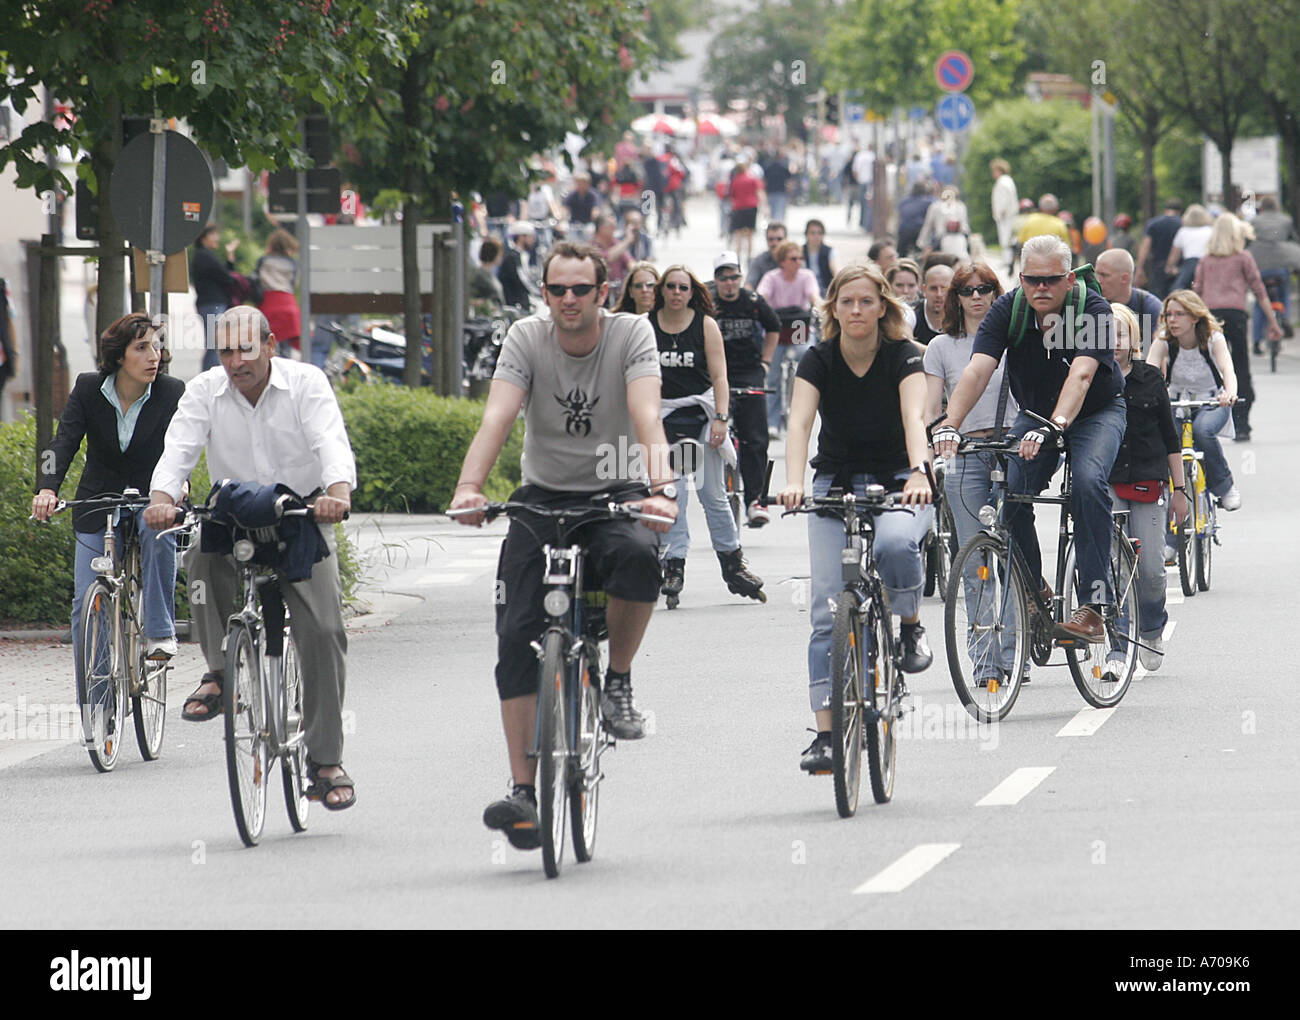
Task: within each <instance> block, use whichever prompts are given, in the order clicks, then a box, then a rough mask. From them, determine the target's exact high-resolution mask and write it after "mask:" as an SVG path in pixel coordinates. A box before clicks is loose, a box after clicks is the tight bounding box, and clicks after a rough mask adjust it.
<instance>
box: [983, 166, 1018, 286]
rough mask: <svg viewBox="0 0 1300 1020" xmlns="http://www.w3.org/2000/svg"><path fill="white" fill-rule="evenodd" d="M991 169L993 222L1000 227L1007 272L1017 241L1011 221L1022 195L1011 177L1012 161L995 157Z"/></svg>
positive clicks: (1000, 244)
mask: <svg viewBox="0 0 1300 1020" xmlns="http://www.w3.org/2000/svg"><path fill="white" fill-rule="evenodd" d="M989 171H990V172H991V173H992V174H993V199H992V202H993V222H994V223H996V224H997V227H998V247H1000V248H1001V249H1002V257H1003V258H1004V259H1006V261H1007V272H1011V263H1012V259H1013V258H1014V254H1013V253H1012V249H1011V244H1012V242H1013V241H1015V236H1014V235H1013V234H1012V231H1011V222H1012V221H1013V220H1014V219H1015V218H1016V213H1017V212H1018V211H1019V208H1020V196H1019V195H1018V194H1017V192H1016V182H1015V181H1013V180H1012V179H1011V164H1010V163H1008V162H1007V161H1006V160H1005V159H995V160H994V161H993V162H992V163H990V164H989Z"/></svg>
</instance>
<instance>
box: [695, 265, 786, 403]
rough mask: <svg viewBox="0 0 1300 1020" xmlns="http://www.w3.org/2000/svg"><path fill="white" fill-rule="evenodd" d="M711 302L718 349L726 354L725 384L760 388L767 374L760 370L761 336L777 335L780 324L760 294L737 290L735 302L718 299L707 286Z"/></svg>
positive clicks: (716, 294) (761, 360)
mask: <svg viewBox="0 0 1300 1020" xmlns="http://www.w3.org/2000/svg"><path fill="white" fill-rule="evenodd" d="M708 287H709V296H710V297H711V298H713V317H714V318H715V319H717V320H718V329H719V330H721V331H722V347H723V350H724V351H726V354H727V381H728V382H729V383H730V384H731V385H732V386H751V387H752V386H762V385H763V383H764V382H765V381H766V377H767V373H766V372H765V371H764V370H763V334H764V333H779V332H781V320H780V319H779V318H778V317H777V314H776V312H774V311H772V306H771V305H769V304H768V303H767V300H766V299H765V298H764V297H763V296H762V295H761V294H755V293H754V292H753V291H752V290H749V289H748V288H746V287H741V288H740V293H739V294H738V295H737V297H736V300H735V301H723V300H722V299H721V298H720V297H718V288H717V285H716V284H714V283H713V282H712V281H710V282H709V285H708Z"/></svg>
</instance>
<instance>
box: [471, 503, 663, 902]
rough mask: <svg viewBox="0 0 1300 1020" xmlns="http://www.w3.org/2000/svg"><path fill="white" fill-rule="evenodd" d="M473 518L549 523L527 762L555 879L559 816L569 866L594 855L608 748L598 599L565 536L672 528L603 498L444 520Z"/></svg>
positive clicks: (494, 509)
mask: <svg viewBox="0 0 1300 1020" xmlns="http://www.w3.org/2000/svg"><path fill="white" fill-rule="evenodd" d="M602 503H603V505H600V504H602ZM476 513H482V514H483V515H484V517H485V518H486V520H488V521H491V520H495V519H496V518H497V517H499V516H500V515H501V514H506V515H507V516H509V517H511V518H512V519H522V520H525V522H526V517H527V516H534V517H543V518H548V519H550V520H551V521H552V522H553V525H554V529H555V530H554V539H555V541H554V543H553V544H552V543H545V544H543V545H542V556H543V558H544V559H545V561H546V566H545V573H543V575H542V577H543V581H544V585H545V588H546V593H545V595H544V596H543V597H542V608H543V610H544V611H545V613H546V620H547V622H546V629H545V631H543V632H542V635H541V637H540V639H539V640H537V641H534V642H533V649H534V650H535V651H536V652H537V658H538V662H539V672H538V694H537V726H536V730H535V733H534V737H533V741H534V742H533V750H532V751H530V752H529V753H528V757H529V758H532V759H535V760H536V761H537V765H538V768H537V808H538V821H539V823H540V828H541V837H542V840H541V842H542V868H543V870H544V871H545V872H546V877H547V878H556V877H558V876H559V874H560V865H561V863H562V861H563V858H564V829H565V821H566V815H567V816H568V819H567V820H568V821H569V823H570V827H571V829H572V834H573V855H574V857H576V858H577V860H578V862H579V863H586V862H588V861H590V860H591V859H592V857H593V855H594V854H595V852H596V814H597V808H598V806H599V800H600V783H601V781H602V780H603V779H604V775H603V774H602V773H601V771H600V759H601V756H602V755H603V754H604V753H605V752H606V751H608V750H610V749H611V748H613V747H614V746H615V741H614V737H613V736H612V735H611V734H610V733H609V731H608V730H607V729H606V728H605V727H604V726H603V725H602V724H601V716H600V676H601V672H600V664H601V654H602V652H601V646H602V645H603V644H604V643H605V642H606V641H607V640H608V638H609V632H608V630H607V629H606V627H605V602H606V599H605V593H604V592H603V591H601V590H600V589H599V588H598V587H597V586H595V585H594V584H592V585H591V587H592V590H590V591H588V590H587V586H588V585H589V584H591V582H593V581H595V578H594V577H593V576H591V573H590V570H589V568H588V564H587V559H586V551H585V549H584V548H583V545H582V543H581V542H580V541H574V533H575V532H576V531H577V530H578V528H580V527H582V526H583V525H586V524H590V523H592V522H593V521H599V520H648V521H658V522H660V523H664V524H671V523H672V521H671V519H669V518H667V517H661V516H659V515H657V514H646V513H642V512H641V511H640V510H639V509H638V508H637V504H636V503H616V502H612V501H608V496H607V494H602V495H600V496H593V497H592V502H591V503H590V504H586V505H578V506H568V507H554V506H547V505H545V504H536V503H523V502H516V501H508V502H504V503H487V504H486V505H484V506H479V507H472V508H467V509H464V510H451V511H449V512H448V516H449V517H453V518H454V517H460V516H463V515H465V514H476ZM525 527H528V525H527V523H525ZM530 530H531V529H530Z"/></svg>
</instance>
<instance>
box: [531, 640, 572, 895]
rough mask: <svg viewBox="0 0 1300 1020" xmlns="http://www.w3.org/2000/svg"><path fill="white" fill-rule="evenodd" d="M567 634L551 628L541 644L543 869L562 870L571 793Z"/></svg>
mask: <svg viewBox="0 0 1300 1020" xmlns="http://www.w3.org/2000/svg"><path fill="white" fill-rule="evenodd" d="M566 667H567V663H566V662H565V656H564V635H563V634H561V633H560V632H559V631H558V630H552V631H548V632H547V634H546V638H545V640H544V641H543V646H542V673H541V684H540V687H539V689H538V692H537V758H538V762H537V808H538V816H539V821H540V823H541V827H542V868H543V869H544V870H545V871H546V877H547V878H555V877H556V876H558V875H559V873H560V864H561V861H562V859H563V857H564V823H565V821H566V818H565V807H566V803H567V800H568V796H569V783H568V761H569V747H568V739H567V732H568V729H567V727H566V726H565V724H564V671H565V669H566Z"/></svg>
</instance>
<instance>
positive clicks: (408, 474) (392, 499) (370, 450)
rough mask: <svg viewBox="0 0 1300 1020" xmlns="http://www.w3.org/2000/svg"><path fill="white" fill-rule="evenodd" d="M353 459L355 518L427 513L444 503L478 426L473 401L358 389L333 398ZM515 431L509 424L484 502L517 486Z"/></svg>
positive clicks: (479, 408)
mask: <svg viewBox="0 0 1300 1020" xmlns="http://www.w3.org/2000/svg"><path fill="white" fill-rule="evenodd" d="M339 406H340V407H342V409H343V418H344V420H345V421H346V422H347V427H348V435H349V436H350V437H351V440H352V450H353V453H354V454H355V455H356V458H357V478H358V480H359V484H358V487H357V489H356V491H355V492H354V493H353V494H352V505H353V506H354V507H355V508H356V509H357V510H376V511H382V510H394V511H399V512H408V513H429V512H434V511H439V510H442V509H443V508H444V507H446V506H447V505H448V504H449V503H450V502H451V496H452V493H453V492H454V491H455V488H456V479H457V476H458V475H459V472H460V466H461V463H462V461H463V460H464V459H465V452H466V451H467V450H468V449H469V444H470V441H471V440H472V439H473V438H474V433H475V432H477V431H478V427H479V423H480V422H481V420H482V418H483V404H482V403H480V402H478V401H471V400H457V399H453V398H449V397H439V396H436V395H435V394H433V393H431V392H430V391H429V390H423V389H414V390H413V389H407V388H406V387H402V386H363V387H359V388H358V389H356V390H353V391H352V392H351V393H343V394H340V395H339ZM522 452H523V423H522V422H517V423H516V424H515V427H514V430H513V431H512V433H511V436H510V438H509V439H508V440H507V441H506V445H505V447H504V448H503V449H502V451H501V456H500V457H498V458H497V463H496V467H495V468H493V470H492V473H491V474H490V475H489V476H488V480H487V484H486V485H485V486H484V494H485V495H486V496H487V497H488V498H489V499H503V498H505V497H506V496H507V495H509V493H510V492H511V491H512V490H513V489H514V488H515V487H516V486H517V485H518V484H519V480H520V464H519V457H520V454H521V453H522Z"/></svg>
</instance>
